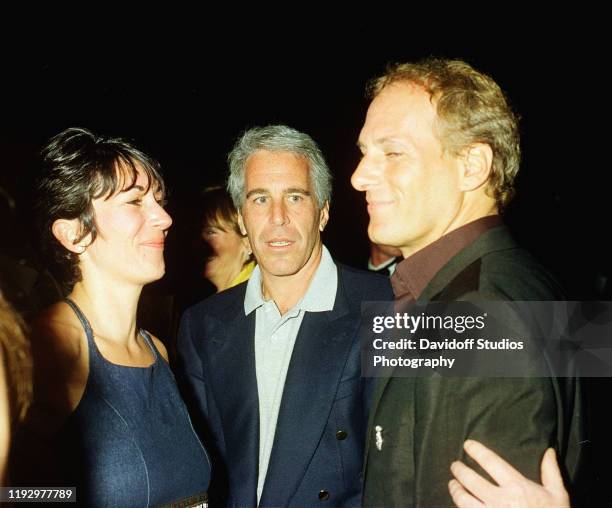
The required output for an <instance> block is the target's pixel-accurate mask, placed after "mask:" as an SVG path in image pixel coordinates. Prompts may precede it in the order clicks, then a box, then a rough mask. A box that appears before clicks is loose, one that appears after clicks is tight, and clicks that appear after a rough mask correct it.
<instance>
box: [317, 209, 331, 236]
mask: <svg viewBox="0 0 612 508" xmlns="http://www.w3.org/2000/svg"><path fill="white" fill-rule="evenodd" d="M328 220H329V201H326V202H325V204H324V205H323V208H321V211H320V212H319V231H321V232H323V230H324V229H325V226H327V221H328Z"/></svg>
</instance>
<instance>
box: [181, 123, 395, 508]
mask: <svg viewBox="0 0 612 508" xmlns="http://www.w3.org/2000/svg"><path fill="white" fill-rule="evenodd" d="M229 163H230V175H229V180H228V190H229V191H230V194H231V195H232V199H233V201H234V203H235V204H236V208H237V209H238V210H239V223H240V226H241V231H242V233H243V234H247V235H248V237H249V241H250V243H251V247H252V249H253V253H254V255H255V258H256V259H257V262H258V266H257V268H256V269H255V271H254V272H253V275H252V276H251V279H250V280H249V281H248V282H247V283H243V284H240V285H238V286H236V287H234V288H231V289H229V290H227V291H223V292H221V293H219V294H217V295H214V296H213V297H211V298H209V299H207V300H204V301H203V302H201V303H199V304H197V305H195V306H194V307H192V308H190V309H188V310H187V312H186V313H185V315H184V316H183V318H182V321H181V326H180V330H179V338H178V353H179V358H180V369H179V377H180V378H181V379H182V381H183V384H184V386H185V391H186V398H187V400H188V403H189V402H191V404H190V409H191V412H192V414H193V416H194V419H195V420H196V422H200V423H201V424H202V425H203V426H204V427H205V428H204V429H203V430H202V432H203V437H204V440H205V441H206V443H205V444H206V445H207V447H208V448H210V449H212V452H213V456H214V457H216V460H214V461H213V485H212V486H213V489H214V488H215V487H218V486H219V485H220V483H221V482H220V480H218V481H217V485H215V484H214V482H215V480H216V479H218V478H220V477H221V476H224V477H225V478H226V480H227V486H228V488H229V491H228V498H227V502H228V504H229V505H233V506H255V505H259V506H299V507H304V506H318V505H320V504H321V503H322V502H324V504H325V505H329V506H360V504H361V488H362V485H361V471H362V465H363V452H364V440H365V431H366V426H367V412H368V405H369V394H370V390H369V387H370V385H369V383H368V382H367V381H366V380H364V378H362V377H361V369H360V347H359V340H358V333H357V331H358V328H359V325H360V320H361V302H362V301H378V300H390V299H391V298H392V293H391V289H390V285H389V282H388V280H387V279H386V278H385V277H381V276H380V275H375V274H369V273H367V272H361V271H357V270H353V269H349V268H347V267H343V266H339V265H336V264H335V263H334V262H333V260H332V259H331V256H330V255H329V252H328V251H327V249H325V247H324V246H323V244H322V242H321V232H322V231H323V229H324V227H325V225H326V223H327V220H328V217H329V202H330V197H331V177H330V174H329V170H328V168H327V165H326V163H325V160H324V158H323V156H322V154H321V152H320V150H319V148H318V147H317V145H316V144H315V143H314V141H313V140H312V139H311V138H310V137H309V136H308V135H306V134H303V133H300V132H298V131H295V130H294V129H291V128H289V127H285V126H280V125H279V126H269V127H264V128H254V129H251V130H249V131H247V132H246V133H245V134H244V135H243V136H242V137H241V138H240V139H239V140H238V142H237V143H236V145H235V146H234V149H233V150H232V152H231V153H230V156H229ZM220 471H221V472H222V473H221V474H220Z"/></svg>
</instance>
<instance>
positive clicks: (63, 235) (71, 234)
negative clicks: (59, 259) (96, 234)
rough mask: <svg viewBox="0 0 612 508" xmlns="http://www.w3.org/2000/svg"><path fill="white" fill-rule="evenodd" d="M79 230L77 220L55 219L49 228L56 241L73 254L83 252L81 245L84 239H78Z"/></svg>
mask: <svg viewBox="0 0 612 508" xmlns="http://www.w3.org/2000/svg"><path fill="white" fill-rule="evenodd" d="M80 230H81V224H80V222H79V220H78V219H57V220H56V221H55V222H54V223H53V225H52V226H51V232H52V233H53V236H54V237H55V238H56V239H57V241H58V242H59V243H61V244H62V245H63V246H64V248H66V249H67V250H69V251H70V252H74V253H75V254H82V253H83V252H84V251H85V245H84V244H83V242H84V241H85V239H83V238H79V235H80Z"/></svg>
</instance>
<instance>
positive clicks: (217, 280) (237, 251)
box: [202, 187, 255, 292]
mask: <svg viewBox="0 0 612 508" xmlns="http://www.w3.org/2000/svg"><path fill="white" fill-rule="evenodd" d="M203 198H204V210H203V218H202V239H203V240H204V241H205V242H206V244H207V245H208V250H209V256H208V257H207V259H206V265H205V267H204V277H206V278H207V279H208V280H209V281H210V282H212V283H213V284H214V285H215V287H216V288H217V292H219V291H223V290H224V289H228V288H231V287H233V286H236V285H237V284H240V283H241V282H244V281H246V280H248V278H249V277H250V276H251V273H252V272H253V269H254V268H255V261H254V258H253V254H252V252H251V246H250V244H249V239H248V238H247V237H246V235H243V234H242V233H241V231H240V226H239V225H238V212H237V211H236V208H234V204H233V203H232V200H231V198H230V196H229V194H228V193H227V191H226V190H225V189H224V188H223V187H208V188H206V189H205V190H204V192H203Z"/></svg>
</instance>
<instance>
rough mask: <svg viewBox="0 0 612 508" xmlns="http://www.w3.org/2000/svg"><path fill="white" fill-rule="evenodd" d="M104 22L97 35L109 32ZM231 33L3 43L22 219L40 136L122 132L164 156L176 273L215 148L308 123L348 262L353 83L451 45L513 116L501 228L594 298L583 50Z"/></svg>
mask: <svg viewBox="0 0 612 508" xmlns="http://www.w3.org/2000/svg"><path fill="white" fill-rule="evenodd" d="M107 31H108V33H107V35H106V37H107V38H108V37H109V36H110V35H112V33H113V28H112V27H108V28H107ZM117 32H118V33H119V34H121V32H122V30H121V29H119V28H118V29H117ZM383 32H384V31H383ZM202 33H206V32H205V31H202ZM242 35H243V36H242V37H241V38H239V39H235V40H232V39H231V37H230V36H228V37H227V40H224V39H223V38H222V37H219V36H212V35H203V36H195V35H191V36H190V37H188V38H187V40H186V41H184V42H182V43H181V42H178V41H173V44H167V43H166V41H167V39H162V40H160V39H159V38H154V37H151V35H149V37H148V38H147V39H146V40H142V41H140V40H139V39H138V37H131V38H130V39H129V41H126V43H125V45H123V44H122V41H121V40H116V39H112V37H111V39H112V40H113V43H107V42H106V41H105V44H91V45H90V43H92V42H94V43H95V42H97V43H99V42H100V41H99V40H97V39H96V38H95V37H93V36H92V35H91V34H90V36H89V37H87V33H86V32H84V33H82V34H81V36H80V37H76V38H75V39H74V40H70V39H68V40H67V41H66V42H65V43H59V42H58V41H57V40H56V39H55V38H51V39H49V43H48V45H47V44H44V43H43V44H40V45H38V46H36V47H35V48H28V49H27V50H24V51H23V52H22V53H11V54H10V55H8V56H7V58H6V59H5V61H4V68H3V71H4V72H3V80H2V83H1V84H0V93H1V96H2V97H3V98H4V100H3V101H2V115H1V117H0V125H1V128H0V149H1V150H2V152H1V153H2V159H1V160H0V185H1V186H2V187H4V188H5V189H7V190H8V191H9V192H10V193H11V194H12V195H13V196H14V197H15V199H16V202H17V205H18V208H17V213H18V216H19V222H20V223H22V224H24V225H25V224H27V223H28V222H29V216H28V211H29V210H30V209H31V201H30V200H31V189H32V182H33V178H34V176H35V174H36V169H37V156H38V151H39V150H40V147H41V146H42V144H43V143H44V142H45V141H46V140H47V139H48V138H49V137H51V136H52V135H54V134H56V133H58V132H60V131H61V130H63V129H64V128H67V127H70V126H83V127H87V128H89V129H92V130H93V131H94V132H100V133H105V134H109V135H113V136H122V137H126V138H129V139H132V140H133V141H134V142H135V143H136V145H137V146H139V147H141V148H143V149H144V150H145V151H147V152H148V153H151V154H152V155H153V156H155V157H156V158H157V159H158V160H160V162H161V163H162V167H163V168H164V172H165V176H166V180H167V183H168V187H169V189H170V192H171V194H170V199H169V207H168V209H169V211H170V213H171V214H172V215H173V217H174V219H175V222H174V226H173V227H172V229H171V232H170V236H169V240H168V242H169V245H168V252H167V256H168V274H167V277H166V281H165V282H164V283H165V284H170V285H172V286H173V287H174V286H177V285H180V284H181V283H182V281H183V279H184V277H185V274H182V273H180V271H181V268H180V267H181V266H182V267H185V266H188V264H187V263H185V262H184V258H185V256H186V255H188V254H189V253H190V252H191V249H189V248H188V247H187V245H186V244H185V242H186V241H187V239H188V238H189V237H190V236H189V235H192V233H193V227H194V224H193V222H194V220H193V214H194V213H195V211H196V210H197V209H198V202H199V199H200V196H199V194H200V191H201V188H202V187H203V186H205V185H207V184H211V183H215V182H219V181H222V180H223V179H224V176H225V170H226V162H225V158H226V154H227V152H228V151H229V150H230V148H231V146H232V144H233V142H234V141H235V139H236V137H237V136H238V135H239V134H240V133H241V132H242V131H243V130H244V129H246V128H249V127H251V126H254V125H265V124H269V123H286V124H288V125H291V126H293V127H296V128H297V129H299V130H303V131H305V132H307V133H309V134H310V135H312V136H313V138H314V139H315V140H316V141H317V142H318V143H319V144H320V145H321V147H322V149H323V152H324V154H325V155H326V157H327V159H328V162H329V165H330V167H331V168H332V172H333V174H334V178H335V182H334V198H333V201H332V212H331V221H330V225H329V227H328V229H327V230H326V232H325V241H326V243H327V245H328V246H329V247H330V250H331V251H332V253H333V254H334V255H335V256H336V257H337V258H338V259H340V260H341V261H344V262H347V263H349V264H354V265H357V266H359V265H361V266H363V264H364V263H365V258H366V257H367V237H366V224H367V218H366V212H365V206H364V200H363V197H362V196H361V195H360V194H359V193H357V192H356V191H354V190H353V189H352V188H351V187H350V184H349V177H350V174H351V173H352V171H353V169H354V168H355V166H356V163H357V160H358V151H357V149H356V147H355V141H356V139H357V136H358V133H359V129H360V127H361V125H362V123H363V118H364V114H365V110H366V108H367V101H366V100H365V98H364V86H365V83H366V82H367V80H368V79H370V78H372V77H374V76H376V75H378V74H380V73H381V72H383V70H384V67H385V64H386V63H387V62H389V61H404V60H413V59H416V58H421V57H424V56H430V55H434V56H443V57H458V58H462V59H465V60H466V61H468V62H469V63H471V64H473V65H474V66H475V67H476V68H478V69H480V70H482V71H484V72H486V73H489V74H490V75H491V76H493V77H494V79H495V80H496V81H497V82H498V83H499V84H500V85H501V87H502V89H504V90H505V91H506V92H507V94H508V96H509V98H510V101H511V103H512V105H513V106H514V108H515V110H516V111H517V112H518V113H519V114H520V116H521V118H522V121H521V133H522V147H523V162H522V167H521V171H520V173H519V177H518V181H517V187H518V195H517V198H516V200H515V201H514V203H513V204H512V205H511V207H510V209H509V210H508V214H507V217H506V219H507V222H508V224H509V225H510V227H511V228H512V230H513V232H514V233H515V235H516V236H517V237H518V238H519V240H520V241H521V243H523V244H524V245H525V246H526V247H528V248H529V249H530V250H531V251H532V252H533V253H534V254H535V255H536V256H537V257H539V258H540V259H541V261H542V262H543V263H544V264H545V265H546V266H547V267H549V268H550V269H551V270H552V271H553V272H554V273H555V274H556V275H557V276H558V277H559V278H560V279H561V280H562V282H563V283H564V284H565V286H566V287H567V288H568V291H569V293H570V295H571V296H573V298H575V299H579V298H587V297H592V296H599V297H602V296H603V295H605V294H608V293H607V291H608V290H607V289H606V284H607V280H608V279H607V278H608V276H609V275H610V247H609V242H608V241H607V238H606V236H607V235H606V233H605V229H604V228H602V226H603V225H604V224H605V223H607V220H606V219H607V214H608V201H609V199H608V198H607V189H608V185H607V183H608V181H609V178H608V175H607V173H608V172H609V170H608V169H607V168H606V167H605V166H604V164H603V162H604V161H605V160H607V156H606V154H605V151H606V150H605V149H606V142H605V140H604V141H598V140H597V137H602V135H599V134H598V131H599V129H600V128H599V125H600V124H601V121H600V115H601V112H600V108H601V104H600V102H601V101H602V99H600V98H598V96H599V94H600V93H599V92H598V91H597V89H598V85H599V84H600V83H599V82H598V79H601V76H598V74H597V73H596V72H595V70H596V68H589V65H591V66H592V65H595V64H596V63H597V54H596V53H593V54H589V53H588V51H586V49H587V48H586V47H585V43H583V44H582V45H580V46H578V45H575V44H574V43H573V42H568V41H566V40H564V39H563V37H562V36H559V37H558V38H555V39H552V40H551V39H550V38H549V37H547V36H545V35H539V34H538V33H537V32H534V33H532V34H530V35H529V37H525V38H523V39H517V41H515V42H513V43H512V44H511V45H509V46H507V47H506V46H504V45H503V44H500V43H499V41H498V40H497V39H494V40H493V41H489V40H480V41H478V42H477V43H470V42H466V41H465V39H464V38H463V37H458V38H457V39H456V40H452V41H451V42H445V43H441V42H438V40H437V38H435V37H432V40H431V41H427V42H423V41H422V40H420V39H418V38H416V37H414V38H413V39H414V40H413V39H411V38H410V37H406V38H403V37H399V36H395V37H392V36H388V37H383V36H381V35H379V33H378V32H377V33H376V35H374V34H373V33H372V32H371V31H370V30H369V29H368V28H366V26H365V25H364V24H362V26H361V27H360V26H356V27H354V29H352V30H350V31H348V32H346V33H344V32H342V33H339V34H337V35H336V36H335V37H327V38H322V39H318V40H316V41H315V40H314V38H316V37H315V36H316V35H317V30H316V29H315V27H307V28H297V27H296V28H295V29H291V28H286V27H285V30H283V31H280V32H279V33H278V34H276V35H275V34H273V33H271V32H270V31H269V30H267V31H266V30H263V29H262V33H259V32H258V31H257V30H252V32H247V33H245V34H242ZM451 39H452V38H451ZM230 40H231V44H230ZM417 40H418V42H417ZM495 41H497V42H498V43H497V44H496V42H495ZM586 46H588V45H586ZM592 47H593V49H597V46H592ZM591 62H592V63H591ZM179 259H180V261H179Z"/></svg>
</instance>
